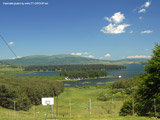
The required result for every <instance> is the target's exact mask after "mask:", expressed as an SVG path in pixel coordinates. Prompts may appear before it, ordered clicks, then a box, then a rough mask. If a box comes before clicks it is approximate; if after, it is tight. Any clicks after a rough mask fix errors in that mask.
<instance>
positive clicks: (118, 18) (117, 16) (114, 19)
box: [104, 12, 125, 24]
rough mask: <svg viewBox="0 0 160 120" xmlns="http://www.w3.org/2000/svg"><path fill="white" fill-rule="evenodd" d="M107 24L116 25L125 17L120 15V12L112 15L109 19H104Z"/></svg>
mask: <svg viewBox="0 0 160 120" xmlns="http://www.w3.org/2000/svg"><path fill="white" fill-rule="evenodd" d="M104 18H105V19H106V20H107V21H108V22H114V23H116V24H118V23H121V22H122V21H123V20H124V19H125V16H124V15H123V14H121V12H117V13H114V15H113V16H112V17H110V18H108V17H104Z"/></svg>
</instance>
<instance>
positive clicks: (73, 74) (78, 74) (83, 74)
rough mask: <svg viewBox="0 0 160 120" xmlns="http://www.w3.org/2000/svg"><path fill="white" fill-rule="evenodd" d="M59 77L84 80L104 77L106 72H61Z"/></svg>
mask: <svg viewBox="0 0 160 120" xmlns="http://www.w3.org/2000/svg"><path fill="white" fill-rule="evenodd" d="M60 76H64V77H68V78H70V79H78V78H80V79H85V78H99V77H106V76H107V72H106V71H104V70H103V71H102V70H99V71H98V70H92V71H63V72H61V73H60Z"/></svg>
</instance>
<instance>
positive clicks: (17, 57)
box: [9, 56, 22, 60]
mask: <svg viewBox="0 0 160 120" xmlns="http://www.w3.org/2000/svg"><path fill="white" fill-rule="evenodd" d="M18 58H22V57H21V56H17V57H14V58H9V59H13V60H14V59H18Z"/></svg>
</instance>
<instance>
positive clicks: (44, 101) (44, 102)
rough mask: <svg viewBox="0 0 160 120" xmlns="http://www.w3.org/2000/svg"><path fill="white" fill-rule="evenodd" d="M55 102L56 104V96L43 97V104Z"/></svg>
mask: <svg viewBox="0 0 160 120" xmlns="http://www.w3.org/2000/svg"><path fill="white" fill-rule="evenodd" d="M53 104H54V97H47V98H42V105H43V106H47V105H53Z"/></svg>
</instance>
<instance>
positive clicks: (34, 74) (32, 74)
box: [7, 72, 60, 77]
mask: <svg viewBox="0 0 160 120" xmlns="http://www.w3.org/2000/svg"><path fill="white" fill-rule="evenodd" d="M59 75H60V73H59V72H34V73H27V74H15V75H7V76H18V77H20V76H59Z"/></svg>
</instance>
